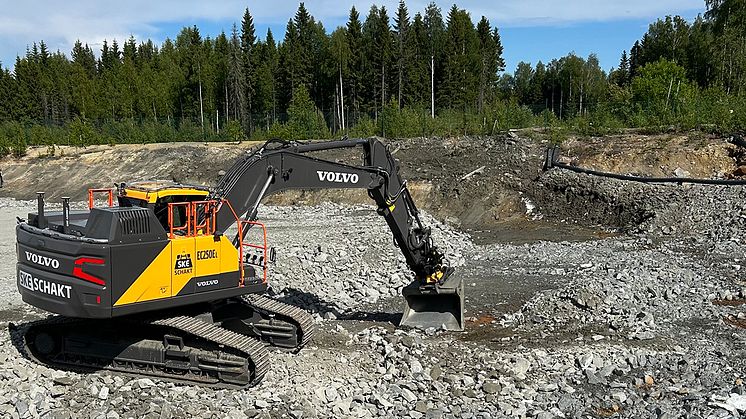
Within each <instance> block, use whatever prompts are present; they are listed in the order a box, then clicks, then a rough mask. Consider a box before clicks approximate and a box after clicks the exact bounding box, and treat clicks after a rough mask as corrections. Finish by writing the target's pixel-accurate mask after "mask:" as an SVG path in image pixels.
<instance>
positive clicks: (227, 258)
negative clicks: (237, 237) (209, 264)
mask: <svg viewBox="0 0 746 419" xmlns="http://www.w3.org/2000/svg"><path fill="white" fill-rule="evenodd" d="M236 271H238V249H236V248H235V247H234V246H233V243H231V241H230V240H229V239H228V237H225V236H220V272H236Z"/></svg>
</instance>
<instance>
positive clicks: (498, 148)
mask: <svg viewBox="0 0 746 419" xmlns="http://www.w3.org/2000/svg"><path fill="white" fill-rule="evenodd" d="M388 142H389V144H390V147H391V150H392V151H393V153H394V155H395V157H396V158H398V159H399V160H400V161H401V170H402V174H403V176H404V177H405V178H406V179H408V180H409V185H410V189H411V191H412V193H413V195H414V197H415V200H416V202H417V204H418V205H419V206H420V208H422V209H424V210H426V211H427V212H429V213H431V214H433V215H434V216H436V217H437V218H439V219H441V220H444V221H447V222H448V223H449V224H452V225H455V226H458V227H460V228H462V229H466V230H470V231H484V230H489V231H502V230H504V229H505V225H506V224H507V225H508V226H513V225H515V224H516V223H518V224H521V223H525V221H526V219H527V218H528V219H531V218H536V216H537V214H536V213H537V212H538V213H541V216H542V217H544V219H545V220H548V221H565V222H570V223H573V224H577V225H581V226H586V227H590V226H608V227H629V226H636V225H638V224H639V223H641V222H642V221H644V220H646V219H648V218H650V217H651V216H652V215H651V211H653V210H654V208H652V207H651V206H650V205H648V201H647V200H646V199H644V197H641V196H640V195H639V193H638V192H639V191H638V188H636V187H634V186H633V187H630V186H626V185H621V184H614V185H613V189H614V190H609V188H606V187H600V186H598V185H597V183H598V182H597V181H596V180H594V179H587V178H583V177H580V178H579V177H575V176H573V177H563V176H561V175H560V176H557V175H552V174H551V173H550V174H549V175H545V174H543V173H542V166H543V163H544V155H545V152H544V150H545V149H546V148H547V147H548V146H549V142H548V141H547V140H546V139H544V135H543V134H542V133H541V132H537V131H526V132H523V133H519V134H515V133H511V135H505V136H502V137H495V138H476V137H470V138H452V139H442V138H418V139H401V140H390V141H388ZM256 146H258V143H242V144H228V143H210V144H207V143H205V144H202V143H171V144H147V145H135V144H125V145H116V146H108V145H101V146H91V147H86V148H74V147H55V148H54V154H53V155H52V154H51V153H50V149H49V148H47V147H39V148H32V149H30V150H29V152H28V154H27V155H26V156H25V157H23V158H20V159H13V158H10V157H6V158H5V159H3V160H2V161H0V169H2V173H3V176H4V180H5V185H4V187H3V189H0V196H6V197H13V198H17V199H33V198H34V197H35V192H36V191H45V192H46V193H47V197H48V200H52V201H54V200H59V198H60V197H61V196H63V195H64V196H70V197H72V198H73V199H83V198H85V195H86V191H87V189H88V188H92V187H107V186H109V185H113V184H114V183H115V182H122V181H124V182H127V181H135V180H145V179H171V180H176V181H179V182H184V183H195V184H200V185H207V186H210V185H213V184H215V182H216V180H217V178H218V174H219V172H220V171H221V170H224V169H227V168H228V167H230V165H231V164H232V163H233V161H235V160H236V159H237V158H238V157H239V156H240V155H242V154H243V153H247V152H249V151H250V150H251V149H252V148H253V147H256ZM562 148H563V151H562V155H563V158H566V159H568V160H570V161H572V162H573V164H577V165H580V166H584V167H590V168H594V169H597V170H605V171H613V172H618V173H634V174H639V175H647V176H664V175H665V176H675V175H676V172H677V171H678V172H679V173H681V172H682V171H684V172H686V173H688V174H689V175H690V176H692V177H703V178H709V177H723V176H727V175H729V174H732V173H734V172H736V171H737V169H738V167H739V164H740V162H739V159H738V158H737V156H738V153H737V150H736V147H735V146H733V145H731V144H728V143H727V142H725V141H724V140H723V139H720V138H714V137H707V136H703V135H689V136H687V135H679V136H674V135H658V136H645V135H637V134H624V135H619V136H609V137H604V138H571V139H570V140H568V141H567V142H566V143H565V144H563V147H562ZM316 155H317V156H319V157H321V158H325V159H329V160H333V161H344V162H349V163H353V164H355V163H357V162H359V161H360V151H359V150H333V151H326V152H318V153H316ZM578 179H580V180H578ZM537 181H538V182H537ZM619 188H621V189H622V190H616V189H619ZM625 188H626V189H628V190H629V191H627V190H625ZM320 202H338V203H352V204H370V203H371V201H370V199H369V198H368V197H367V195H366V194H365V192H364V191H350V190H347V191H342V190H323V191H287V192H283V193H281V194H278V195H275V196H273V197H270V198H268V199H267V203H271V204H279V205H285V204H290V205H295V204H307V205H313V204H317V203H320ZM532 210H533V211H534V213H531V211H532ZM534 224H535V225H538V224H539V223H534Z"/></svg>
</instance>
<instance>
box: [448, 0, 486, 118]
mask: <svg viewBox="0 0 746 419" xmlns="http://www.w3.org/2000/svg"><path fill="white" fill-rule="evenodd" d="M446 36H447V41H446V47H445V49H446V51H447V59H446V61H445V63H444V72H445V80H444V85H443V89H442V91H441V95H440V97H441V101H442V103H444V104H445V106H446V107H453V108H456V109H462V110H465V109H466V108H467V107H468V106H470V105H472V104H473V103H475V99H476V97H475V96H476V95H475V92H476V91H477V86H478V84H479V83H478V80H479V76H478V74H479V69H478V63H479V62H480V57H479V40H478V39H477V34H476V30H475V29H474V25H473V24H472V22H471V18H470V17H469V14H468V13H467V12H466V10H463V9H459V8H458V7H456V6H455V5H454V6H453V7H452V8H451V10H450V11H449V13H448V26H447V29H446Z"/></svg>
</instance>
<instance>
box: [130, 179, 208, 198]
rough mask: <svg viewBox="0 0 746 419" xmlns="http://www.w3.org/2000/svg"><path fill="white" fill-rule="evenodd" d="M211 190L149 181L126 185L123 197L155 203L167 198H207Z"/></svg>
mask: <svg viewBox="0 0 746 419" xmlns="http://www.w3.org/2000/svg"><path fill="white" fill-rule="evenodd" d="M209 193H210V190H209V189H208V188H206V187H204V186H197V185H185V184H182V183H177V182H173V181H170V180H148V181H141V182H132V183H129V184H125V185H124V190H123V195H124V196H127V197H130V198H135V199H142V200H144V201H147V202H148V203H155V202H156V201H158V199H159V198H163V197H165V196H174V195H185V196H207V195H208V194H209Z"/></svg>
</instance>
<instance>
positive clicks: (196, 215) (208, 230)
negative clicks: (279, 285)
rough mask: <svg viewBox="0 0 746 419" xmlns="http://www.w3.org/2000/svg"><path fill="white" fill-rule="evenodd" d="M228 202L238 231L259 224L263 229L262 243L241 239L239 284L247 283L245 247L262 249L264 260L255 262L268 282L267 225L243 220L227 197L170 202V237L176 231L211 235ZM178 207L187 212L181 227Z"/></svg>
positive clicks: (188, 235) (265, 281) (172, 236)
mask: <svg viewBox="0 0 746 419" xmlns="http://www.w3.org/2000/svg"><path fill="white" fill-rule="evenodd" d="M223 204H226V205H228V208H229V209H230V210H231V213H232V214H233V216H234V217H235V219H236V223H237V224H238V231H239V232H243V231H244V228H246V227H247V226H258V227H260V228H261V229H262V244H254V243H248V242H245V241H244V240H243V239H241V243H239V245H238V258H239V259H238V261H239V271H240V279H239V286H244V283H245V278H246V276H245V270H244V263H246V260H244V258H245V256H246V253H245V250H244V248H252V249H256V250H260V251H261V257H262V261H261V263H260V264H254V265H256V266H259V267H260V268H261V269H262V282H263V283H265V284H266V283H267V253H268V246H267V227H266V226H265V225H264V224H263V223H260V222H257V221H249V220H242V219H240V218H239V217H238V215H237V214H236V211H235V210H234V209H233V206H232V205H231V203H230V202H228V201H227V200H225V199H220V200H210V201H192V202H174V203H169V204H168V225H169V237H170V238H172V239H173V238H174V237H176V234H175V232H179V231H181V232H184V233H183V234H182V237H196V236H203V235H211V234H214V232H215V228H216V221H217V212H218V210H219V209H220V207H221V206H222V205H223ZM177 207H184V208H185V211H184V212H185V214H186V217H187V219H186V222H185V223H184V225H182V226H179V227H174V218H173V216H174V209H175V208H177ZM200 211H201V212H202V214H203V215H204V218H202V221H201V222H200V221H199V220H200V218H201V217H200Z"/></svg>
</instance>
